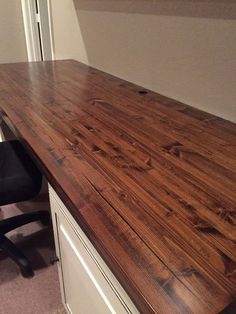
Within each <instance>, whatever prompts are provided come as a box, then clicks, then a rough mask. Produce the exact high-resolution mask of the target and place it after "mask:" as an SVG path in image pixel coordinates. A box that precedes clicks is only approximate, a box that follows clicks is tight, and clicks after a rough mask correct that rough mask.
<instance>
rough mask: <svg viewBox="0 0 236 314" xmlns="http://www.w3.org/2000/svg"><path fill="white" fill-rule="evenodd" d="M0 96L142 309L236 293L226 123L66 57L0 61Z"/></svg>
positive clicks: (235, 207)
mask: <svg viewBox="0 0 236 314" xmlns="http://www.w3.org/2000/svg"><path fill="white" fill-rule="evenodd" d="M0 106H1V109H2V113H3V114H4V115H6V116H8V118H9V119H10V121H11V122H12V124H13V125H14V126H15V127H16V129H17V131H18V133H19V136H20V137H21V138H22V140H23V141H24V143H25V145H26V146H27V147H28V149H30V150H31V151H32V152H33V153H34V155H35V156H36V157H37V160H38V161H39V163H40V165H41V166H42V167H43V170H44V172H45V173H46V175H47V177H48V179H49V181H50V183H51V184H52V186H53V187H54V188H55V189H56V191H57V193H58V194H59V195H60V197H61V198H62V200H63V201H64V202H65V204H66V205H67V207H68V208H69V210H70V211H71V213H72V215H73V216H74V217H75V219H76V221H77V222H78V224H79V225H80V226H81V227H82V229H83V230H84V231H85V233H86V234H87V236H88V237H89V239H90V240H91V241H92V243H93V244H94V246H95V247H96V248H97V250H98V251H99V253H100V254H101V256H102V257H103V258H104V260H105V261H106V262H107V264H108V265H109V267H110V268H111V270H112V271H113V273H114V274H115V275H116V277H117V278H118V279H119V281H120V282H121V284H122V285H123V287H124V288H125V289H126V291H127V292H128V294H129V295H130V297H131V298H132V299H133V301H134V303H135V304H136V305H137V307H138V309H139V310H140V311H141V312H142V313H153V312H157V313H168V314H169V313H171V314H173V313H204V314H206V313H218V312H220V311H222V310H223V309H224V308H226V307H227V306H228V305H229V304H231V303H232V302H233V301H234V300H235V299H236V125H235V124H233V123H230V122H227V121H225V120H223V119H220V118H217V117H215V116H212V115H210V114H206V113H204V112H200V111H198V110H196V109H193V108H191V107H188V106H186V105H184V104H181V103H179V102H176V101H174V100H171V99H168V98H166V97H163V96H161V95H159V94H156V93H153V92H151V91H148V90H145V89H143V88H140V87H138V86H135V85H133V84H131V83H128V82H126V81H123V80H120V79H117V78H115V77H112V76H110V75H108V74H105V73H103V72H100V71H98V70H95V69H93V68H90V67H87V66H85V65H83V64H80V63H78V62H75V61H70V60H65V61H55V62H45V63H29V64H27V63H21V64H8V65H1V66H0ZM222 106H223V104H222Z"/></svg>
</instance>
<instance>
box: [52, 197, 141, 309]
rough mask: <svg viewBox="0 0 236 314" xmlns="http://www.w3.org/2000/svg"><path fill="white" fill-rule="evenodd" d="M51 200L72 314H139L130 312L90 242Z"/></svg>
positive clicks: (62, 279) (68, 307)
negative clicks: (85, 239) (99, 261)
mask: <svg viewBox="0 0 236 314" xmlns="http://www.w3.org/2000/svg"><path fill="white" fill-rule="evenodd" d="M50 199H51V207H52V213H53V216H54V218H53V219H54V229H55V228H56V232H55V230H54V233H55V236H56V239H55V240H56V242H57V243H56V246H57V250H58V254H59V259H60V262H59V264H60V265H59V270H60V273H61V284H62V287H61V288H62V294H63V297H64V303H65V305H66V308H67V310H68V312H69V313H72V314H87V313H88V314H91V313H97V314H99V313H101V314H106V313H119V314H122V313H137V311H136V310H135V311H131V310H130V308H129V306H127V304H126V302H125V301H124V300H123V298H122V297H121V295H120V293H119V292H118V291H117V290H116V289H114V286H113V285H112V284H111V281H109V279H108V277H107V276H106V275H105V276H104V269H102V268H101V265H100V264H98V261H97V259H96V258H95V257H94V255H93V254H92V252H91V250H90V249H89V248H88V245H87V244H88V243H85V242H84V239H83V238H82V237H81V236H80V234H79V233H78V230H76V229H77V228H76V229H75V228H74V227H73V224H71V222H70V221H69V220H68V219H67V218H66V216H65V215H64V214H63V210H61V209H60V205H59V204H58V202H57V201H56V200H55V199H54V198H53V197H50ZM81 232H82V230H81ZM129 301H130V304H131V303H132V302H131V300H129ZM132 306H133V304H132Z"/></svg>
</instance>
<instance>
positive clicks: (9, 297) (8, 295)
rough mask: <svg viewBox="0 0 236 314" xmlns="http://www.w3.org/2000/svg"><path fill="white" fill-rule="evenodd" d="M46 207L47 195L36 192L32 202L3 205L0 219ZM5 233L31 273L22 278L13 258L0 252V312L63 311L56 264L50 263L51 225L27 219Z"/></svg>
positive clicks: (51, 313) (55, 313)
mask: <svg viewBox="0 0 236 314" xmlns="http://www.w3.org/2000/svg"><path fill="white" fill-rule="evenodd" d="M48 207H49V205H48V200H47V196H45V195H40V196H39V198H38V199H37V200H36V201H35V202H34V203H33V202H30V203H28V202H27V203H22V204H18V206H16V205H8V206H3V207H2V208H1V210H0V220H1V219H3V218H7V217H9V216H13V215H16V214H20V213H22V212H27V211H28V210H32V209H33V210H34V209H35V210H39V209H48ZM8 237H9V238H10V239H11V240H13V241H14V242H16V243H18V246H19V247H20V248H21V249H22V250H23V251H24V254H25V255H26V256H27V257H28V258H29V260H30V261H31V262H32V265H33V268H34V270H35V276H34V277H32V278H30V279H26V278H23V277H22V276H21V275H20V273H19V270H18V268H17V266H16V265H15V264H14V262H12V261H11V260H10V259H9V258H8V257H7V256H6V255H4V254H3V252H0V314H64V313H65V311H64V309H63V305H62V303H61V296H60V288H59V280H58V273H57V265H56V264H55V265H53V266H52V265H51V264H50V260H51V259H52V258H53V257H54V254H55V253H54V244H53V234H52V227H51V226H49V227H46V228H45V227H43V226H42V225H40V224H39V223H31V224H29V225H26V226H23V227H21V228H18V229H17V231H13V232H11V233H8Z"/></svg>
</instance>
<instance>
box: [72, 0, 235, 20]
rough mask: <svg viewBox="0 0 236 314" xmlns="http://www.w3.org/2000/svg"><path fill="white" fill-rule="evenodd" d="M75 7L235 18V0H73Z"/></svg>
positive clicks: (91, 9)
mask: <svg viewBox="0 0 236 314" xmlns="http://www.w3.org/2000/svg"><path fill="white" fill-rule="evenodd" d="M74 3H75V7H76V9H79V10H88V11H105V12H106V11H107V12H125V13H140V14H155V15H165V16H182V17H201V18H219V19H236V1H235V0H224V1H222V0H170V1H169V0H74Z"/></svg>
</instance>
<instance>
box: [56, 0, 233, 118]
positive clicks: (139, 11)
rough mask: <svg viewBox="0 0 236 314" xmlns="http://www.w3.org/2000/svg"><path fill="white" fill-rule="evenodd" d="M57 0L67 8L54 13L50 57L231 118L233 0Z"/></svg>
mask: <svg viewBox="0 0 236 314" xmlns="http://www.w3.org/2000/svg"><path fill="white" fill-rule="evenodd" d="M59 3H61V4H60V5H61V6H62V3H63V5H64V6H65V4H66V5H67V7H60V10H61V12H59V11H58V12H55V19H57V40H56V41H55V43H56V47H55V48H56V53H57V54H56V57H57V58H61V59H63V58H64V59H66V58H68V57H69V58H73V59H77V60H78V61H81V62H84V63H87V64H89V65H91V66H94V67H95V68H98V69H101V70H103V71H105V72H108V73H111V74H113V75H115V76H118V77H120V78H123V79H125V80H128V81H131V82H133V83H136V84H138V85H140V86H143V87H146V88H149V89H151V90H153V91H156V92H159V93H160V94H163V95H166V96H169V97H171V98H174V99H177V100H179V101H181V102H184V103H187V104H189V105H191V106H194V107H196V108H199V109H202V110H205V111H207V112H210V113H213V114H215V115H219V116H221V117H224V118H226V119H228V120H231V121H236V106H235V98H236V90H235V86H234V85H235V84H234V82H235V81H236V71H235V70H233V69H236V59H235V55H236V21H235V20H236V2H235V0H234V1H229V0H228V1H227V0H226V1H217V0H209V1H197V0H192V1H191V0H185V1H184V0H172V1H167V0H145V1H144V0H65V2H57V1H55V5H56V6H59ZM59 13H60V14H59ZM61 14H63V16H64V23H61V19H60V18H59V17H60V16H61ZM65 25H66V27H65ZM62 34H63V36H62ZM62 37H63V40H62V39H61V38H62Z"/></svg>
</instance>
